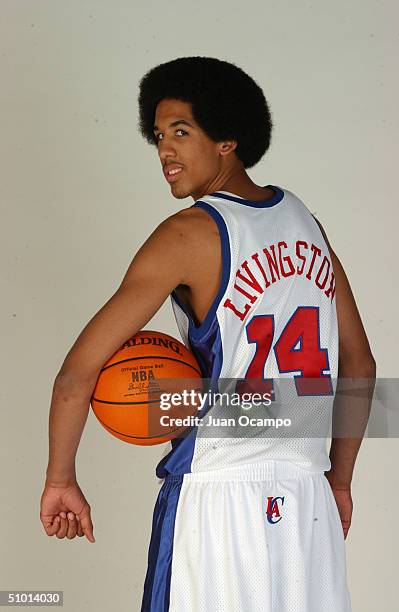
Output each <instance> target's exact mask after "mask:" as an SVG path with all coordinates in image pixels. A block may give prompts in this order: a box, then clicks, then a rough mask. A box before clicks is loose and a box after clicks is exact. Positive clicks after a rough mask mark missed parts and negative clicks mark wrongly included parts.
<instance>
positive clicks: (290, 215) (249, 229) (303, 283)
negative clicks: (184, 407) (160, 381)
mask: <svg viewBox="0 0 399 612" xmlns="http://www.w3.org/2000/svg"><path fill="white" fill-rule="evenodd" d="M268 187H269V188H270V189H272V190H273V191H274V196H272V198H269V199H268V200H263V201H253V200H246V199H244V198H241V197H239V196H237V195H235V194H232V193H229V192H226V191H218V192H213V193H211V194H207V195H205V196H203V197H202V198H201V199H200V200H197V201H196V202H195V203H194V204H193V206H195V207H201V208H202V209H204V210H205V211H206V212H207V213H209V214H210V215H211V216H212V217H213V219H214V220H215V222H216V224H217V227H218V230H219V234H220V240H221V252H222V275H221V282H220V287H219V291H218V293H217V295H216V297H215V299H214V301H213V303H212V305H211V307H210V309H209V311H208V313H207V315H206V317H205V319H204V320H203V322H202V323H201V324H200V325H196V324H195V323H194V320H193V318H192V317H191V315H190V313H189V312H188V309H187V307H186V305H185V304H184V303H182V301H181V300H180V299H179V297H178V295H177V294H176V292H175V291H173V292H172V294H171V302H172V307H173V311H174V314H175V318H176V322H177V325H178V328H179V331H180V334H181V338H182V340H183V342H184V344H185V345H186V346H187V348H189V349H190V350H191V351H192V352H193V354H194V355H195V356H196V358H197V360H198V362H199V364H200V367H201V371H202V376H203V377H204V378H207V379H212V381H213V380H215V381H219V380H221V381H223V380H224V379H226V380H227V379H233V380H232V382H233V387H231V388H230V391H231V389H233V388H234V389H235V388H236V386H235V385H237V384H241V385H242V384H244V387H241V389H244V390H245V384H247V383H248V381H249V382H250V379H251V378H252V379H258V380H261V381H262V382H264V384H265V389H266V388H268V389H269V388H271V389H273V390H274V393H275V394H277V397H276V396H275V400H276V403H275V405H276V406H278V409H277V413H276V412H274V413H273V416H274V417H279V418H281V419H289V420H290V421H291V422H292V426H291V429H290V428H287V429H286V430H285V433H284V434H281V435H279V434H277V435H276V433H275V431H274V430H273V431H274V433H273V435H268V432H270V431H271V430H269V429H265V428H264V427H262V425H260V426H254V427H247V428H245V429H246V430H247V433H245V434H244V435H243V434H242V433H240V435H239V436H232V435H231V434H229V435H224V434H223V431H222V428H220V436H218V435H215V434H213V435H210V434H209V432H207V431H206V428H205V427H199V426H196V427H192V428H191V430H190V432H189V434H188V435H186V436H185V437H181V438H177V439H175V440H172V442H171V443H169V445H168V454H167V455H165V456H164V457H163V458H162V459H161V461H160V462H159V464H158V466H157V471H156V473H157V476H158V477H159V478H164V477H165V476H166V475H167V474H168V473H172V474H185V473H189V472H202V471H207V470H215V469H219V468H220V469H222V468H226V467H229V468H231V467H236V466H240V465H245V464H256V463H260V462H262V461H264V460H267V459H276V460H286V461H289V462H291V463H293V464H295V465H298V466H299V467H302V468H304V469H307V470H310V471H326V470H329V469H330V466H331V464H330V460H329V456H328V452H327V448H326V447H327V434H326V433H325V432H326V431H327V429H328V427H329V424H330V423H331V416H332V406H333V400H334V394H335V389H336V379H337V374H338V326H337V314H336V300H335V279H334V272H333V267H332V261H331V256H330V253H329V250H328V246H327V244H326V241H325V240H324V237H323V234H322V232H321V230H320V228H319V226H318V224H317V222H316V220H315V219H314V217H313V216H312V214H311V213H310V211H309V210H308V208H307V207H306V206H305V204H304V203H303V202H302V201H301V200H300V199H299V198H298V197H297V196H296V195H294V194H293V193H292V192H290V191H288V190H287V189H283V188H281V187H277V186H273V185H268ZM238 381H241V382H239V383H238ZM309 381H311V383H312V384H311V385H309ZM273 382H274V385H273ZM276 383H279V384H278V385H277V390H276V389H275V388H274V387H275V385H276ZM268 384H269V385H270V387H268V386H267V385H268ZM217 385H218V383H217ZM237 388H238V387H237ZM217 389H218V386H217ZM217 389H216V390H217ZM221 391H223V389H222V390H221ZM277 400H279V401H277ZM251 410H252V409H251ZM262 410H264V408H261V409H259V408H258V409H256V416H257V417H259V414H260V413H261V412H262ZM269 410H271V411H272V412H273V410H274V408H273V402H272V404H271V407H270V409H269ZM249 413H250V414H251V411H249ZM220 414H223V416H226V409H221V407H219V408H218V405H217V404H214V405H210V406H208V409H207V412H206V417H207V418H209V415H211V416H212V415H220ZM240 414H244V411H242V412H241V413H240ZM269 416H270V414H269ZM204 419H205V416H204ZM285 422H286V423H288V421H285ZM256 423H258V421H256ZM242 430H244V427H242V428H241V430H240V431H241V432H242ZM216 431H217V430H216ZM318 432H319V434H318ZM320 432H323V433H320Z"/></svg>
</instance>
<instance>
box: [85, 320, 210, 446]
mask: <svg viewBox="0 0 399 612" xmlns="http://www.w3.org/2000/svg"><path fill="white" fill-rule="evenodd" d="M201 389H202V374H201V370H200V366H199V364H198V362H197V360H196V358H195V357H194V355H193V354H192V353H191V351H189V350H188V349H187V347H186V346H185V345H184V344H182V343H181V342H179V341H178V340H176V338H173V337H172V336H169V335H168V334H164V333H162V332H157V331H150V330H145V331H140V332H138V333H137V334H135V335H134V336H133V337H132V338H130V339H129V340H127V341H126V342H125V343H124V344H123V345H122V346H121V348H120V349H118V351H117V352H116V353H115V354H114V355H113V356H112V357H111V358H110V359H109V360H108V361H107V362H106V363H105V364H104V366H103V367H102V369H101V372H100V375H99V377H98V380H97V383H96V386H95V388H94V391H93V395H92V397H91V406H92V408H93V411H94V414H95V415H96V417H97V419H98V420H99V421H100V423H101V425H102V426H103V427H104V428H105V429H106V430H107V431H108V432H109V433H111V434H112V435H113V436H115V437H116V438H119V439H120V440H123V441H125V442H129V443H130V444H139V445H144V446H148V445H152V444H161V443H162V442H167V441H168V440H171V439H172V438H176V437H178V436H179V435H180V434H182V433H183V432H184V431H185V430H186V429H187V425H184V426H183V425H182V424H181V420H182V419H184V417H187V416H192V415H196V413H197V411H198V408H199V404H200V402H199V399H197V397H196V396H195V394H194V395H193V393H192V390H194V391H196V392H200V391H201ZM184 392H186V393H184ZM171 394H178V396H174V397H175V400H174V402H171ZM189 394H190V397H189ZM168 397H169V400H168ZM179 398H180V400H179ZM190 398H191V399H190ZM179 401H180V403H179ZM173 404H174V405H173ZM186 421H187V419H186Z"/></svg>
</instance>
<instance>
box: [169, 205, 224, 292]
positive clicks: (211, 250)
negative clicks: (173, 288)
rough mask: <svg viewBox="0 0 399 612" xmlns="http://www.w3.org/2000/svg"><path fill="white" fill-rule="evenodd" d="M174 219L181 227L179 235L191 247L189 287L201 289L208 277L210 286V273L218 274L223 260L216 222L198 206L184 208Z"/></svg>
mask: <svg viewBox="0 0 399 612" xmlns="http://www.w3.org/2000/svg"><path fill="white" fill-rule="evenodd" d="M172 217H173V220H174V223H176V224H178V225H179V226H180V232H179V235H180V234H181V237H182V239H184V240H185V243H186V244H187V245H188V246H189V251H188V252H189V259H190V278H189V279H188V281H187V285H188V286H190V287H191V288H195V287H201V286H202V281H203V279H204V278H205V277H206V276H207V278H208V281H207V282H208V284H209V273H210V272H215V273H217V271H218V270H219V267H220V260H221V242H220V234H219V228H218V226H217V223H216V221H215V220H214V218H213V217H212V216H211V215H210V214H209V213H207V212H206V211H205V210H203V209H202V208H199V207H196V206H195V207H190V208H184V209H182V210H180V211H178V212H177V213H175V214H174V215H172ZM172 217H169V218H170V219H172ZM183 237H184V238H183Z"/></svg>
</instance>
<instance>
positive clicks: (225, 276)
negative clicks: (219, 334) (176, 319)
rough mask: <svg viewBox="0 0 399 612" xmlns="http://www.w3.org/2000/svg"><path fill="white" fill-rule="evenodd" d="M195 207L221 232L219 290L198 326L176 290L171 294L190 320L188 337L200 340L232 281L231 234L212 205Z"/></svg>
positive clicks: (200, 204)
mask: <svg viewBox="0 0 399 612" xmlns="http://www.w3.org/2000/svg"><path fill="white" fill-rule="evenodd" d="M193 207H196V208H202V209H203V210H205V211H206V212H207V213H208V214H210V215H211V217H212V218H213V219H214V220H215V222H216V224H217V226H218V230H219V236H220V243H221V250H222V277H221V281H220V286H219V290H218V292H217V294H216V296H215V298H214V300H213V302H212V304H211V306H210V307H209V310H208V312H207V314H206V316H205V318H204V320H203V321H202V323H201V324H200V325H198V326H196V325H195V323H194V320H193V318H192V316H191V315H190V313H189V311H188V309H187V307H186V305H185V304H183V302H182V301H181V300H180V299H179V297H178V295H177V293H176V292H175V291H174V290H173V291H172V293H171V295H172V297H173V299H174V300H175V302H176V303H177V304H178V306H179V307H180V308H181V310H182V311H183V312H184V314H185V315H186V317H187V319H188V324H189V325H188V335H189V336H191V337H192V338H194V339H197V340H198V339H199V338H203V336H205V334H206V333H207V332H208V331H209V329H210V327H211V324H212V321H213V319H214V317H215V315H216V310H217V308H218V306H219V304H220V302H221V299H222V297H223V295H224V294H225V292H226V289H227V286H228V283H229V279H230V270H231V249H230V238H229V232H228V229H227V225H226V222H225V220H224V218H223V216H222V215H221V214H220V212H219V211H218V210H216V209H215V208H214V207H213V206H212V205H211V204H208V203H207V202H203V201H202V200H198V201H197V202H195V204H193V205H192V207H191V208H193Z"/></svg>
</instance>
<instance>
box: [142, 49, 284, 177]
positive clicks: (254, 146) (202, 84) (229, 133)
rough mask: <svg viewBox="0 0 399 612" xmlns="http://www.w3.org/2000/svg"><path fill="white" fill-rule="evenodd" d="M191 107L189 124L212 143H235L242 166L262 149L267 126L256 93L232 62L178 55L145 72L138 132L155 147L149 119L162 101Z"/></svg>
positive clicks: (259, 95)
mask: <svg viewBox="0 0 399 612" xmlns="http://www.w3.org/2000/svg"><path fill="white" fill-rule="evenodd" d="M165 98H167V99H175V100H180V101H183V102H188V103H190V104H191V112H192V116H193V118H194V120H195V121H196V123H197V124H198V125H199V126H200V128H201V129H202V130H203V131H204V132H205V133H206V134H207V136H208V137H209V138H210V139H211V140H213V141H214V142H221V141H223V140H236V141H237V147H236V149H235V153H236V155H237V157H238V158H239V159H240V160H241V161H242V163H243V165H244V167H245V168H251V167H252V166H254V165H255V164H256V163H257V162H258V161H259V160H260V159H261V158H262V157H263V155H264V154H265V152H266V151H267V150H268V148H269V146H270V142H271V133H272V128H273V123H272V117H271V111H270V108H269V106H268V104H267V101H266V98H265V96H264V93H263V91H262V89H261V88H260V87H259V85H257V83H255V81H254V80H253V79H252V78H251V77H250V76H248V75H247V74H246V73H245V72H244V71H243V70H241V68H238V67H237V66H236V65H235V64H232V63H230V62H226V61H223V60H219V59H216V58H213V57H202V56H193V57H179V58H177V59H174V60H171V61H169V62H165V63H163V64H159V65H158V66H155V67H154V68H152V69H151V70H149V71H148V72H147V73H146V74H145V75H144V76H143V77H142V79H141V80H140V83H139V97H138V104H139V122H138V129H139V131H140V133H141V135H142V136H143V138H145V140H147V142H149V143H150V144H153V145H156V146H157V139H156V137H155V135H154V132H153V130H154V121H155V111H156V107H157V104H158V103H159V102H160V101H161V100H163V99H165Z"/></svg>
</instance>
